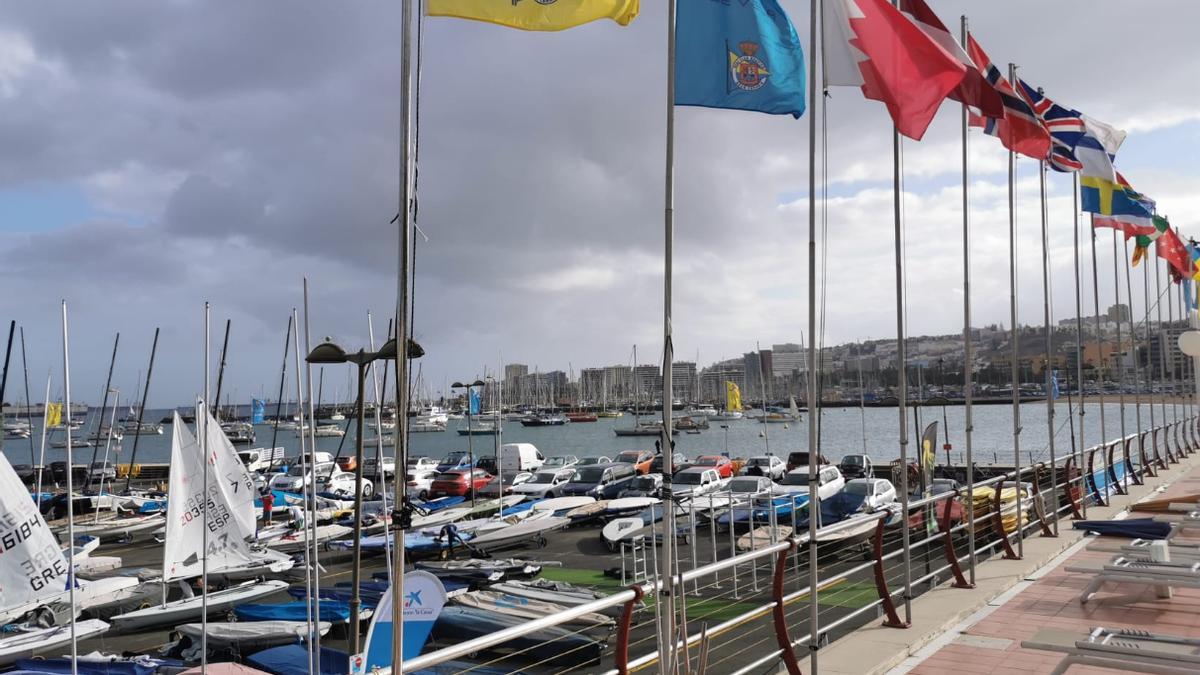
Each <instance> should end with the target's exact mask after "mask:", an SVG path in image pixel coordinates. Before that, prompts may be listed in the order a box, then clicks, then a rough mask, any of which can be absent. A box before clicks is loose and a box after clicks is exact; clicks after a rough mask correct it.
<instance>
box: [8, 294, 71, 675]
mask: <svg viewBox="0 0 1200 675" xmlns="http://www.w3.org/2000/svg"><path fill="white" fill-rule="evenodd" d="M10 342H11V340H10ZM62 344H63V407H64V408H65V409H66V415H67V418H66V422H65V426H66V430H67V540H68V541H70V542H71V546H69V547H68V548H67V569H68V570H70V571H71V572H70V574H68V575H67V579H68V583H67V592H68V595H69V597H70V602H71V675H77V674H78V673H79V643H78V637H77V635H76V632H75V623H76V622H75V545H74V542H75V479H74V474H75V453H74V450H73V449H72V447H71V440H72V439H71V347H70V341H69V339H68V330H67V301H66V300H63V301H62Z"/></svg>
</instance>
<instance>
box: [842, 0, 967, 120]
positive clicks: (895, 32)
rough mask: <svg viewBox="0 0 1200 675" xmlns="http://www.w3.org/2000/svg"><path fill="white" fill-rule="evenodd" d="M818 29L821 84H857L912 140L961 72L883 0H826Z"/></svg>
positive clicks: (943, 51) (958, 65)
mask: <svg viewBox="0 0 1200 675" xmlns="http://www.w3.org/2000/svg"><path fill="white" fill-rule="evenodd" d="M823 35H824V50H825V58H824V65H825V84H826V85H827V86H829V85H833V86H839V85H841V86H852V87H853V86H857V87H861V88H862V92H863V95H864V96H866V97H867V98H870V99H874V100H876V101H882V102H883V104H884V105H886V106H887V109H888V112H889V113H891V116H892V121H893V122H894V123H895V125H896V128H897V129H898V130H899V131H900V133H902V134H904V135H905V136H908V137H909V138H912V139H914V140H921V137H922V136H924V135H925V130H926V129H927V128H929V123H930V122H932V121H933V116H934V115H936V114H937V110H938V107H939V106H940V105H941V104H942V101H943V100H945V98H946V97H947V96H948V95H949V94H950V93H951V92H953V91H954V90H955V89H957V88H958V87H959V85H961V84H962V83H963V79H964V78H965V77H966V73H967V67H966V65H964V63H963V62H962V61H960V60H959V59H958V58H956V57H955V56H954V55H953V54H951V53H950V52H948V51H946V49H945V48H944V47H942V46H941V45H939V44H938V43H937V42H935V41H934V40H933V39H931V38H930V37H929V36H928V35H927V34H926V33H925V32H924V31H923V30H922V29H921V28H919V27H918V26H917V25H916V24H915V23H913V21H912V20H911V19H909V17H907V16H905V15H904V14H901V13H900V11H899V10H897V9H896V8H895V7H893V6H892V5H891V3H889V2H887V0H830V2H827V3H826V4H825V13H824V30H823Z"/></svg>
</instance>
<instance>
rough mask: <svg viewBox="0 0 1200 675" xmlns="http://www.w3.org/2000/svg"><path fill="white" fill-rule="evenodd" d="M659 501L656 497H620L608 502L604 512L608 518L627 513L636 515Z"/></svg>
mask: <svg viewBox="0 0 1200 675" xmlns="http://www.w3.org/2000/svg"><path fill="white" fill-rule="evenodd" d="M660 501H662V500H660V499H658V498H657V497H622V498H620V499H613V500H610V501H609V502H608V504H607V505H606V506H605V509H604V510H605V511H606V512H607V515H609V516H621V515H625V514H627V513H638V512H639V511H643V510H645V509H647V508H649V507H651V506H654V505H655V504H658V503H659V502H660Z"/></svg>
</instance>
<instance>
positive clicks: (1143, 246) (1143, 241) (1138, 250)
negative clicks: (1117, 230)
mask: <svg viewBox="0 0 1200 675" xmlns="http://www.w3.org/2000/svg"><path fill="white" fill-rule="evenodd" d="M1150 219H1151V222H1152V223H1153V224H1154V231H1153V232H1150V233H1149V234H1139V235H1138V236H1137V237H1135V238H1134V247H1133V260H1132V263H1133V266H1134V267H1137V264H1138V263H1140V262H1141V261H1142V258H1145V257H1146V251H1147V249H1149V248H1150V244H1151V243H1153V242H1156V241H1158V239H1159V237H1162V236H1163V234H1164V233H1166V232H1168V231H1170V229H1171V224H1170V223H1168V222H1167V219H1166V218H1161V217H1159V216H1151V217H1150Z"/></svg>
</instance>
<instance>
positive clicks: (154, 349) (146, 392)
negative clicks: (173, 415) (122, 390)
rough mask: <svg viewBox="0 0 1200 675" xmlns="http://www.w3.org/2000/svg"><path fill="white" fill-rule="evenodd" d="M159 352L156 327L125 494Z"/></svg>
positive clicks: (127, 490)
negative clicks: (156, 355) (151, 377)
mask: <svg viewBox="0 0 1200 675" xmlns="http://www.w3.org/2000/svg"><path fill="white" fill-rule="evenodd" d="M157 351H158V328H157V327H156V328H155V329H154V342H152V343H151V344H150V366H149V367H148V368H146V386H145V387H143V388H142V405H141V407H140V408H138V414H137V429H136V431H135V432H134V435H133V451H132V452H131V453H130V454H129V473H127V474H125V492H129V485H130V483H131V482H133V467H134V466H136V464H137V449H138V439H139V438H141V437H142V419H143V416H144V415H145V414H146V399H148V398H149V397H150V376H151V375H152V374H153V373H154V354H155V352H157ZM72 541H73V540H72Z"/></svg>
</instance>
